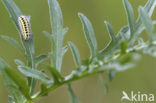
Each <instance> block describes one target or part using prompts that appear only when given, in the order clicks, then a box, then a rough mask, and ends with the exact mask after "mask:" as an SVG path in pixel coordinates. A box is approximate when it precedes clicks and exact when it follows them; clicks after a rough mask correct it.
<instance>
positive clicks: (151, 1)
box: [144, 0, 156, 17]
mask: <svg viewBox="0 0 156 103" xmlns="http://www.w3.org/2000/svg"><path fill="white" fill-rule="evenodd" d="M155 6H156V0H148V2H147V4H146V5H145V6H144V9H145V10H146V12H147V13H148V15H149V16H150V17H151V16H152V14H153V11H154V8H155Z"/></svg>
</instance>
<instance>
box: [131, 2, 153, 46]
mask: <svg viewBox="0 0 156 103" xmlns="http://www.w3.org/2000/svg"><path fill="white" fill-rule="evenodd" d="M155 6H156V1H155V0H148V2H147V3H146V5H145V6H144V9H145V11H146V12H147V13H148V15H149V16H150V17H151V16H152V14H153V11H154V8H155ZM135 24H136V31H135V36H134V37H133V38H131V44H133V43H134V42H135V41H136V40H137V38H138V36H139V35H140V34H141V32H142V31H143V30H144V26H143V25H142V20H141V15H139V17H138V19H137V21H136V23H135Z"/></svg>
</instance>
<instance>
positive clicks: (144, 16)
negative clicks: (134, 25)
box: [139, 7, 154, 40]
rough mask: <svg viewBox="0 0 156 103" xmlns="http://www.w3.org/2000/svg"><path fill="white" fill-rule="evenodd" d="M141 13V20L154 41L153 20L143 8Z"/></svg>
mask: <svg viewBox="0 0 156 103" xmlns="http://www.w3.org/2000/svg"><path fill="white" fill-rule="evenodd" d="M139 13H140V16H141V20H142V22H143V24H144V26H145V29H146V31H147V32H148V34H149V36H150V40H153V30H154V25H153V22H152V20H151V18H150V17H149V16H148V14H147V13H146V11H145V10H144V8H143V7H139Z"/></svg>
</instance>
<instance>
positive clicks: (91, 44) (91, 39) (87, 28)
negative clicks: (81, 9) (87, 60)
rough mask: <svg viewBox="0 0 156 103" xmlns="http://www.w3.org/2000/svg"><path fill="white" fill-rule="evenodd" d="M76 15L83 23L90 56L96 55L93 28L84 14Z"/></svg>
mask: <svg viewBox="0 0 156 103" xmlns="http://www.w3.org/2000/svg"><path fill="white" fill-rule="evenodd" d="M78 15H79V17H80V20H81V22H82V25H83V30H84V34H85V38H86V40H87V43H88V45H89V48H90V52H91V55H92V57H95V56H96V55H97V42H96V38H95V35H94V30H93V27H92V24H91V23H90V21H89V20H88V19H87V17H86V16H84V15H83V14H82V13H78Z"/></svg>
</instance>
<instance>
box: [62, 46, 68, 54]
mask: <svg viewBox="0 0 156 103" xmlns="http://www.w3.org/2000/svg"><path fill="white" fill-rule="evenodd" d="M67 51H68V46H65V47H63V50H62V56H64V55H65V54H66V52H67Z"/></svg>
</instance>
